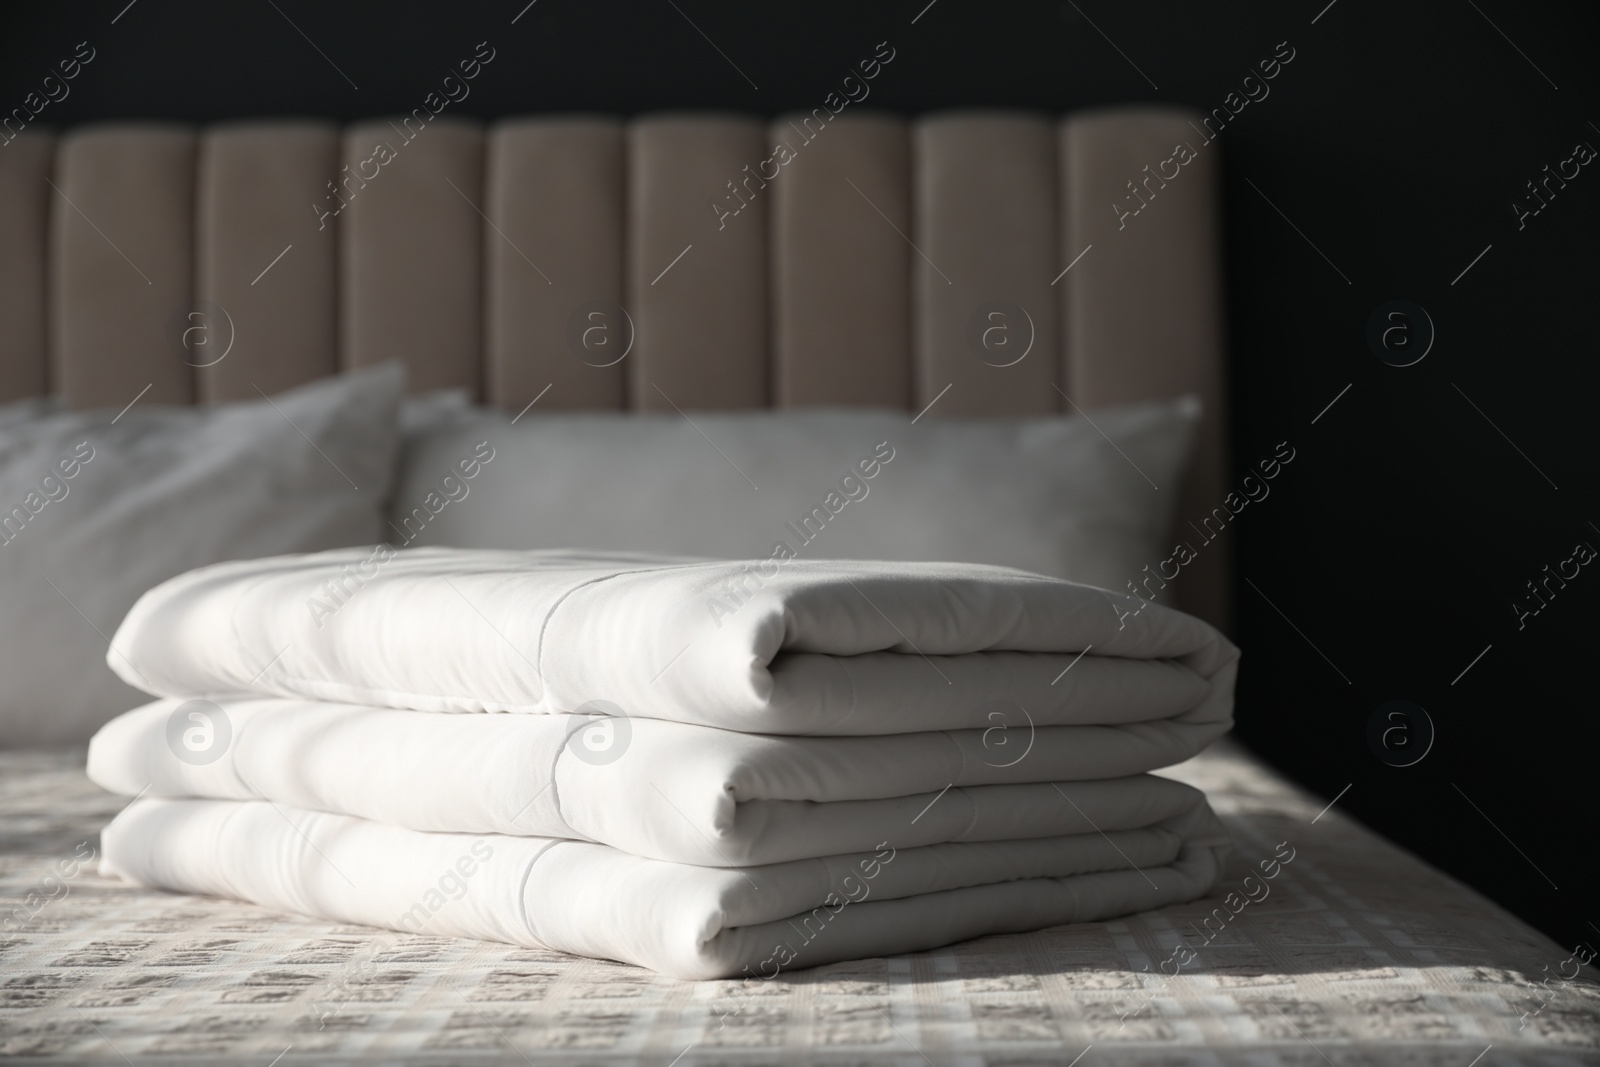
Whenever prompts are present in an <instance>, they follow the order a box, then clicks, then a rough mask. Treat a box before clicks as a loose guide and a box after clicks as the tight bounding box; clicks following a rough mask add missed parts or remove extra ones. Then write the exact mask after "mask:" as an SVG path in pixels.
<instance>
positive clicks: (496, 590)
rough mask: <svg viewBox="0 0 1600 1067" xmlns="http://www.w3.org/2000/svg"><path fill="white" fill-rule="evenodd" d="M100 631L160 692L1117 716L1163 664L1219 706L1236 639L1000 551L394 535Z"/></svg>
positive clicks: (812, 721) (1143, 700) (676, 716)
mask: <svg viewBox="0 0 1600 1067" xmlns="http://www.w3.org/2000/svg"><path fill="white" fill-rule="evenodd" d="M112 646H113V648H112V651H111V652H110V653H109V655H108V662H110V663H111V665H112V666H113V668H114V669H116V670H118V671H119V673H122V674H123V676H124V677H125V678H126V679H127V680H128V681H129V682H130V683H132V684H136V685H139V686H141V687H142V688H144V689H146V691H148V692H151V693H153V694H154V695H157V696H168V697H182V696H194V695H199V694H207V693H224V692H244V691H258V692H265V693H273V694H277V695H281V696H289V697H304V698H309V699H314V700H327V701H333V702H340V703H349V704H361V705H377V706H387V707H400V708H411V709H416V710H422V711H458V712H470V711H508V712H545V713H549V712H562V711H573V710H575V709H577V708H579V707H580V706H582V705H583V704H585V703H586V702H588V701H594V700H607V701H611V702H613V703H615V704H616V705H618V706H619V707H621V708H622V709H623V710H624V711H625V712H626V713H627V714H629V715H632V716H645V717H653V718H661V719H672V720H678V721H685V722H695V723H700V724H704V725H710V726H720V727H724V728H728V729H734V730H745V731H752V732H762V733H783V734H885V733H900V732H912V731H925V730H944V729H955V728H963V727H987V726H990V725H993V720H992V719H990V718H989V715H990V713H991V712H992V711H993V710H995V708H996V706H997V703H998V704H1002V705H1006V706H1013V705H1014V706H1020V707H1022V708H1024V709H1026V711H1027V713H1028V715H1029V717H1030V718H1031V720H1032V721H1033V722H1034V723H1035V724H1036V725H1041V726H1043V725H1055V724H1066V723H1083V722H1091V723H1092V722H1100V721H1117V722H1121V721H1133V720H1138V719H1141V718H1149V717H1151V713H1150V712H1149V711H1148V710H1146V709H1148V708H1150V707H1151V706H1163V705H1162V700H1161V699H1155V700H1154V703H1152V694H1158V695H1160V696H1170V694H1171V693H1172V692H1173V689H1172V686H1174V685H1186V686H1189V687H1190V688H1189V692H1190V693H1192V697H1190V698H1188V699H1186V701H1185V703H1184V706H1183V709H1182V710H1181V711H1180V712H1179V713H1177V714H1174V715H1171V716H1169V717H1170V718H1172V719H1173V720H1176V721H1182V722H1187V723H1195V724H1209V725H1211V726H1214V727H1219V728H1226V726H1227V725H1228V723H1229V722H1230V715H1231V710H1232V702H1233V682H1234V675H1235V672H1236V664H1237V659H1238V650H1237V649H1236V648H1234V646H1233V645H1231V644H1230V643H1229V642H1228V641H1227V640H1226V639H1225V638H1224V637H1222V635H1221V634H1220V633H1218V632H1217V631H1216V630H1215V629H1214V628H1212V627H1211V626H1209V625H1207V624H1206V623H1204V622H1201V621H1200V620H1198V619H1195V618H1193V617H1191V616H1188V615H1184V614H1182V613H1180V612H1177V611H1173V610H1170V609H1168V608H1165V607H1162V606H1161V605H1159V604H1153V603H1148V602H1146V601H1143V600H1140V599H1138V598H1136V597H1134V596H1131V595H1126V594H1120V595H1119V594H1116V593H1110V592H1107V591H1105V590H1100V589H1095V588H1092V587H1089V586H1083V585H1075V584H1072V583H1070V582H1065V581H1061V580H1059V579H1053V578H1045V577H1041V576H1038V575H1031V574H1026V573H1024V572H1021V571H1015V570H1009V569H1006V568H1001V567H989V566H980V565H969V564H954V563H948V564H940V563H882V562H877V563H860V562H849V561H822V560H791V561H789V562H787V563H786V564H783V565H781V566H778V565H774V564H771V562H770V561H766V562H765V563H755V562H752V563H739V562H726V561H724V562H693V561H691V562H686V561H681V560H680V561H673V560H664V559H660V558H655V557H623V556H596V555H581V554H576V553H571V552H497V551H473V550H451V549H413V550H407V551H399V552H397V551H394V550H391V549H388V548H387V546H383V547H381V548H379V549H365V548H362V549H348V550H340V551H335V552H324V553H318V554H315V555H302V556H284V557H279V558H277V559H269V560H255V561H246V562H238V563H225V564H220V565H217V566H212V567H206V568H202V569H200V570H196V571H192V572H190V573H189V574H186V575H183V576H181V577H178V578H175V579H172V580H170V581H167V582H164V583H162V584H161V585H159V586H157V587H156V588H154V589H152V590H151V591H150V592H148V593H146V594H145V595H144V596H143V597H142V598H141V599H140V600H139V602H138V603H137V604H136V605H135V606H134V608H133V610H132V611H131V612H130V613H129V614H128V617H127V619H126V620H125V621H124V622H123V624H122V626H121V628H120V629H119V630H118V631H117V634H116V636H115V638H113V640H112ZM1084 653H1087V654H1084ZM1081 654H1083V655H1081ZM1080 655H1081V659H1082V662H1080ZM1115 660H1121V661H1133V662H1131V663H1122V664H1120V665H1118V664H1114V663H1113V662H1107V661H1115ZM1174 668H1176V669H1178V670H1179V671H1181V672H1187V673H1188V675H1191V676H1192V677H1189V678H1185V679H1183V680H1182V681H1181V682H1180V681H1178V680H1177V679H1176V678H1175V676H1174ZM1197 683H1198V684H1197Z"/></svg>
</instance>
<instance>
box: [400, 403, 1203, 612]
mask: <svg viewBox="0 0 1600 1067" xmlns="http://www.w3.org/2000/svg"><path fill="white" fill-rule="evenodd" d="M1199 411H1200V405H1199V402H1198V401H1197V400H1195V399H1194V398H1192V397H1188V398H1183V399H1181V400H1175V401H1169V402H1161V403H1153V404H1140V405H1134V406H1128V407H1122V408H1112V409H1107V410H1104V411H1098V412H1093V413H1091V415H1090V416H1089V417H1088V418H1085V417H1083V416H1052V417H1045V418H1029V419H1003V420H1002V419H946V420H935V419H932V418H927V419H922V420H920V421H919V422H917V423H916V424H915V425H913V424H912V422H911V418H910V416H909V415H907V414H906V413H904V412H899V411H875V410H860V409H856V410H827V409H810V410H794V411H763V412H747V413H738V414H711V413H701V412H691V413H690V414H689V415H688V416H683V415H677V414H672V415H644V414H585V415H565V414H550V415H538V416H535V415H529V416H528V417H526V418H521V419H519V421H517V423H516V424H515V425H511V424H510V423H509V421H508V418H507V417H506V416H505V415H503V414H501V413H498V412H487V411H482V410H472V411H469V412H460V413H457V414H455V415H453V416H450V417H446V418H443V419H441V420H440V421H438V422H436V423H435V424H434V425H433V426H432V427H431V428H428V429H424V430H422V431H421V432H419V433H417V434H416V435H414V436H412V437H411V438H410V439H409V440H408V441H407V443H406V446H405V450H404V459H403V462H402V464H401V473H400V478H399V481H398V483H397V487H396V491H395V496H394V500H393V502H392V508H391V514H390V530H389V534H388V536H389V539H390V542H391V543H393V544H396V545H437V546H452V547H462V548H507V549H525V548H579V549H604V550H622V551H630V550H631V551H642V552H658V553H666V554H674V555H692V556H709V557H723V558H734V559H750V558H767V557H770V556H772V555H773V553H774V551H775V549H776V548H777V546H778V545H779V544H780V543H781V544H785V545H787V546H788V547H789V548H790V549H792V550H793V551H794V552H795V554H796V555H798V556H800V557H801V558H813V559H885V560H912V561H945V562H969V563H994V564H1000V565H1004V566H1011V567H1020V568H1022V569H1023V570H1028V571H1033V572H1035V573H1039V574H1047V575H1052V576H1056V577H1062V578H1070V579H1073V580H1075V581H1081V582H1086V583H1088V584H1091V585H1100V586H1105V587H1109V588H1114V589H1119V590H1120V589H1122V588H1123V587H1124V585H1125V584H1126V582H1127V581H1128V580H1130V579H1135V578H1138V577H1140V576H1141V575H1140V570H1141V568H1142V567H1144V565H1145V564H1147V563H1151V562H1153V561H1155V560H1159V559H1160V558H1162V556H1163V555H1164V552H1163V551H1161V549H1162V548H1163V546H1165V545H1167V543H1168V541H1167V539H1168V537H1169V534H1170V530H1171V523H1172V519H1173V509H1174V501H1175V499H1176V497H1177V494H1178V483H1179V480H1180V478H1181V476H1182V473H1183V470H1184V467H1185V466H1186V463H1187V459H1188V453H1189V445H1190V441H1191V439H1192V437H1193V431H1194V425H1195V422H1196V420H1197V419H1198V417H1199ZM1090 418H1092V419H1093V423H1091V422H1090V421H1089V419H1090ZM1113 442H1114V443H1113Z"/></svg>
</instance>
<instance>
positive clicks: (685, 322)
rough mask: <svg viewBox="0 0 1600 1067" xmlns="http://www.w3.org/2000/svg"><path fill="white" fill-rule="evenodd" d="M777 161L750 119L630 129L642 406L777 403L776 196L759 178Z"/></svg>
mask: <svg viewBox="0 0 1600 1067" xmlns="http://www.w3.org/2000/svg"><path fill="white" fill-rule="evenodd" d="M803 150H804V149H801V151H803ZM772 154H773V152H772V146H770V145H765V144H764V142H763V128H762V124H761V123H760V122H758V121H757V120H755V119H751V118H743V117H724V116H719V115H693V116H683V115H665V116H661V117H652V118H645V119H639V120H637V121H635V122H634V123H633V124H632V126H631V127H630V129H629V131H628V157H629V158H628V227H629V232H628V299H627V301H626V305H627V307H628V310H629V312H630V314H631V315H632V316H633V320H634V324H635V327H636V329H637V331H638V340H637V343H636V345H635V349H634V355H633V356H630V357H629V360H628V362H629V363H631V364H632V367H631V370H630V372H629V392H630V403H631V406H632V407H634V408H640V409H644V410H671V409H672V408H673V407H674V406H676V407H678V408H680V409H682V410H685V411H687V410H690V409H693V408H735V409H737V408H761V407H766V406H767V400H768V384H767V382H768V368H767V360H768V354H767V342H768V339H767V212H768V204H769V203H770V202H771V199H772V190H771V188H770V185H771V183H770V182H767V181H765V180H764V179H762V178H761V177H760V175H759V174H758V173H757V171H758V170H759V168H760V165H761V163H762V161H763V160H766V159H768V158H769V157H771V156H772ZM769 171H770V168H769ZM778 180H780V181H781V180H782V179H781V178H780V179H778Z"/></svg>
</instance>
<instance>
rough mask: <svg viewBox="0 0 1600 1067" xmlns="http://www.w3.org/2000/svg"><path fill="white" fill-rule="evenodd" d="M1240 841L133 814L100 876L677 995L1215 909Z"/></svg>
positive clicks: (1180, 820)
mask: <svg viewBox="0 0 1600 1067" xmlns="http://www.w3.org/2000/svg"><path fill="white" fill-rule="evenodd" d="M1225 840H1226V837H1225V834H1224V832H1223V830H1222V828H1221V826H1220V824H1219V823H1218V822H1217V819H1216V817H1215V815H1213V814H1212V813H1211V811H1210V809H1209V808H1207V807H1205V806H1204V805H1201V806H1199V807H1195V808H1191V809H1189V810H1188V811H1186V812H1184V813H1182V814H1180V815H1177V816H1175V817H1173V818H1171V819H1167V820H1163V821H1162V822H1161V823H1159V824H1157V825H1155V826H1151V827H1147V828H1144V829H1138V830H1124V831H1115V832H1112V831H1108V832H1106V833H1104V834H1099V833H1089V834H1078V835H1073V836H1067V837H1052V838H1041V839H1036V840H1030V841H1002V842H988V843H974V844H941V845H929V846H925V847H921V848H903V847H900V846H899V845H898V844H897V843H896V841H895V840H894V839H893V838H891V839H888V840H885V841H884V842H882V843H881V844H880V845H879V846H877V847H876V848H875V849H874V850H873V851H871V852H867V853H864V854H859V853H858V854H854V855H842V856H833V857H829V858H826V859H809V860H800V861H796V862H792V863H779V864H772V865H767V866H760V867H749V868H712V867H697V866H691V865H688V864H679V863H668V862H663V861H660V860H652V859H643V858H640V857H637V856H631V855H628V854H627V853H625V852H622V851H619V850H617V849H614V848H610V847H608V846H606V845H600V844H591V843H588V842H580V841H556V840H551V839H548V838H533V837H502V836H488V835H485V836H479V837H474V836H470V835H464V834H443V833H433V834H429V833H419V832H418V831H415V830H407V829H402V828H399V827H394V826H386V825H383V824H381V823H375V822H367V821H364V820H361V819H357V818H353V817H351V816H347V815H331V814H326V813H321V812H309V811H305V810H303V809H299V808H291V807H285V806H283V805H275V804H271V803H267V802H262V801H253V802H252V801H226V800H167V799H156V798H149V797H147V798H144V799H141V800H137V801H135V802H134V803H133V804H132V805H130V806H129V807H128V808H127V809H126V810H125V811H123V812H122V814H120V815H118V816H117V818H116V819H115V820H114V821H113V822H112V823H111V825H110V826H108V827H107V828H106V830H105V833H104V835H103V837H102V843H103V857H104V858H103V861H102V869H103V871H105V872H106V873H108V874H113V875H120V876H122V877H124V878H126V879H128V880H130V881H134V882H138V883H142V884H145V885H151V886H159V887H163V888H167V889H175V890H179V891H183V892H189V893H203V894H209V895H216V896H227V897H235V898H240V899H244V900H250V901H254V902H255V903H257V904H260V905H263V906H265V907H270V908H278V909H283V910H288V911H297V912H301V913H304V914H308V915H315V916H320V917H324V918H328V919H333V920H335V921H340V922H355V923H365V924H368V925H374V926H384V927H390V928H394V929H401V930H410V931H413V932H418V933H428V934H438V935H448V936H457V937H472V938H480V939H486V940H494V941H505V942H510V943H512V944H517V945H526V946H532V947H546V948H552V949H557V950H561V951H566V952H575V953H581V954H583V955H589V956H600V957H605V958H610V959H616V960H623V961H625V962H629V963H637V964H641V965H643V966H646V967H651V968H653V969H655V970H657V971H661V972H663V973H665V974H669V975H673V976H676V977H680V978H724V977H737V976H741V975H742V976H747V977H751V978H757V977H766V978H770V977H773V976H775V975H776V974H777V973H779V971H782V970H787V969H789V968H792V967H803V966H814V965H816V964H820V963H827V962H832V961H835V960H841V959H856V958H861V957H864V956H876V955H887V954H891V953H897V952H910V951H917V950H922V949H929V948H935V947H937V946H939V945H944V944H948V943H950V942H953V941H959V940H963V939H966V938H970V937H977V936H980V935H983V934H989V933H1002V932H1017V931H1023V930H1032V929H1037V928H1039V927H1044V926H1051V925H1055V924H1058V923H1067V922H1080V921H1089V920H1095V919H1103V918H1107V917H1110V916H1112V915H1118V914H1125V913H1128V912H1134V911H1141V910H1145V909H1150V908H1157V907H1161V906H1164V905H1166V904H1171V903H1175V902H1179V901H1185V900H1191V899H1194V898H1195V897H1197V896H1200V895H1201V894H1203V893H1204V892H1205V891H1206V890H1207V889H1208V888H1209V887H1210V886H1211V884H1212V883H1213V881H1214V880H1215V878H1216V874H1217V870H1218V865H1219V862H1220V858H1221V855H1222V852H1223V850H1224V849H1225V847H1226V846H1225Z"/></svg>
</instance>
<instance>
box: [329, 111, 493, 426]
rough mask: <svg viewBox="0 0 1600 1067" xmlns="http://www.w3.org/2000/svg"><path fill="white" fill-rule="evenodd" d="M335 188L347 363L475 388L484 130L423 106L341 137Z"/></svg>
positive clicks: (430, 383) (417, 380)
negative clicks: (388, 365) (401, 366)
mask: <svg viewBox="0 0 1600 1067" xmlns="http://www.w3.org/2000/svg"><path fill="white" fill-rule="evenodd" d="M340 162H341V164H342V166H341V167H340V169H339V172H338V174H337V175H336V176H335V178H334V183H335V186H336V188H335V189H333V190H332V191H328V199H327V200H326V201H324V204H325V206H326V208H327V209H328V210H329V211H330V212H337V213H338V214H337V219H338V226H339V240H338V244H339V281H340V285H341V301H340V303H341V308H340V312H341V314H340V319H341V321H340V335H341V344H340V351H341V354H342V355H343V358H344V366H345V367H347V368H349V367H365V366H368V365H371V364H373V363H382V362H384V361H386V360H391V359H398V360H401V361H402V362H404V363H405V365H406V369H407V372H408V374H409V375H410V388H411V391H412V392H414V393H415V392H423V391H426V390H429V389H443V388H450V387H465V388H466V389H467V390H468V391H469V392H471V393H472V394H473V395H474V396H476V395H478V393H479V391H480V382H481V380H482V368H481V360H482V353H483V343H482V335H483V329H482V324H483V306H482V286H481V275H482V248H483V228H484V227H483V215H482V214H481V210H482V206H483V130H482V128H481V127H479V126H478V125H477V124H476V123H473V122H466V121H460V120H454V119H444V118H434V117H432V116H430V115H429V113H428V112H427V110H426V109H423V108H418V109H417V110H416V111H415V112H414V113H413V114H412V115H409V116H403V117H398V118H395V119H393V120H390V121H384V120H378V121H374V122H363V123H359V124H357V125H355V126H352V127H350V128H349V129H348V130H346V132H345V136H344V145H343V154H342V158H341V161H340Z"/></svg>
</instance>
